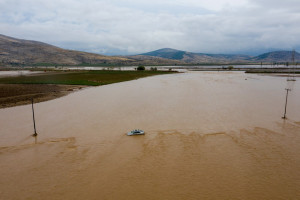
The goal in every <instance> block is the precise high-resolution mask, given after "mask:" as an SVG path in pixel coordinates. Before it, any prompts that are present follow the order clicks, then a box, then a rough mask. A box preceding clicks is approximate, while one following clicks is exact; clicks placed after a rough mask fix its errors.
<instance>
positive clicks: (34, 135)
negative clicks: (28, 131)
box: [31, 98, 37, 137]
mask: <svg viewBox="0 0 300 200" xmlns="http://www.w3.org/2000/svg"><path fill="white" fill-rule="evenodd" d="M31 107H32V118H33V126H34V134H33V135H32V136H33V137H36V136H37V133H36V128H35V119H34V108H33V98H32V99H31Z"/></svg>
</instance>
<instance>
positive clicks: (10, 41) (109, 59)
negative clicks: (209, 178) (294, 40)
mask: <svg viewBox="0 0 300 200" xmlns="http://www.w3.org/2000/svg"><path fill="white" fill-rule="evenodd" d="M294 58H295V62H299V61H300V54H299V53H298V52H295V55H294ZM291 61H292V51H276V52H269V53H265V54H262V55H258V56H255V57H252V56H248V55H239V54H205V53H192V52H187V51H181V50H176V49H170V48H164V49H159V50H156V51H152V52H148V53H143V54H139V55H132V56H105V55H100V54H95V53H87V52H82V51H74V50H66V49H62V48H59V47H56V46H53V45H49V44H46V43H42V42H38V41H30V40H22V39H17V38H12V37H9V36H5V35H1V34H0V65H2V66H6V65H32V64H60V65H80V64H87V65H97V64H99V65H184V64H230V63H241V64H246V63H260V62H268V63H271V62H291Z"/></svg>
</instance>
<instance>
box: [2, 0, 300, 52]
mask: <svg viewBox="0 0 300 200" xmlns="http://www.w3.org/2000/svg"><path fill="white" fill-rule="evenodd" d="M299 8H300V2H299V1H295V0H287V1H284V2H283V1H278V0H273V1H271V0H249V1H246V0H245V1H241V0H240V1H238V0H226V1H221V0H211V1H204V0H203V1H202V0H197V1H196V0H185V1H183V0H173V1H171V0H165V1H158V0H152V1H151V2H149V1H142V0H139V1H138V0H118V1H117V0H86V1H79V0H64V1H61V0H52V1H42V0H1V1H0V33H2V34H5V35H9V36H13V37H18V38H24V39H30V40H38V41H43V42H46V43H50V44H53V45H57V46H60V47H63V48H67V49H77V50H84V51H89V52H96V53H101V54H135V53H142V52H146V51H150V50H155V49H158V48H164V47H170V48H177V49H182V50H187V51H194V52H207V53H238V52H243V53H247V52H252V53H253V52H254V53H258V52H262V51H266V50H270V49H289V50H290V49H292V48H297V47H300V41H299V39H298V35H299V33H300V28H299V27H298V23H299V21H300V12H299Z"/></svg>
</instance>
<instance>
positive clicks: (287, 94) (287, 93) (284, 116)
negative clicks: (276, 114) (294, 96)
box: [282, 88, 291, 119]
mask: <svg viewBox="0 0 300 200" xmlns="http://www.w3.org/2000/svg"><path fill="white" fill-rule="evenodd" d="M285 90H286V98H285V108H284V115H283V117H282V119H286V106H287V100H288V96H289V91H291V89H287V88H286V89H285Z"/></svg>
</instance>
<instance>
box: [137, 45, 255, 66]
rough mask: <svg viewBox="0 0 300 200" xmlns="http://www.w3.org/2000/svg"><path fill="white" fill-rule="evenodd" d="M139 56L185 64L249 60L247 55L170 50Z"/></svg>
mask: <svg viewBox="0 0 300 200" xmlns="http://www.w3.org/2000/svg"><path fill="white" fill-rule="evenodd" d="M141 55H144V56H155V57H160V58H166V59H174V60H179V61H182V62H185V63H232V62H241V63H243V62H249V61H248V60H249V59H250V58H251V56H247V55H231V54H204V53H192V52H187V51H181V50H176V49H170V48H164V49H159V50H156V51H151V52H148V53H144V54H141Z"/></svg>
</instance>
